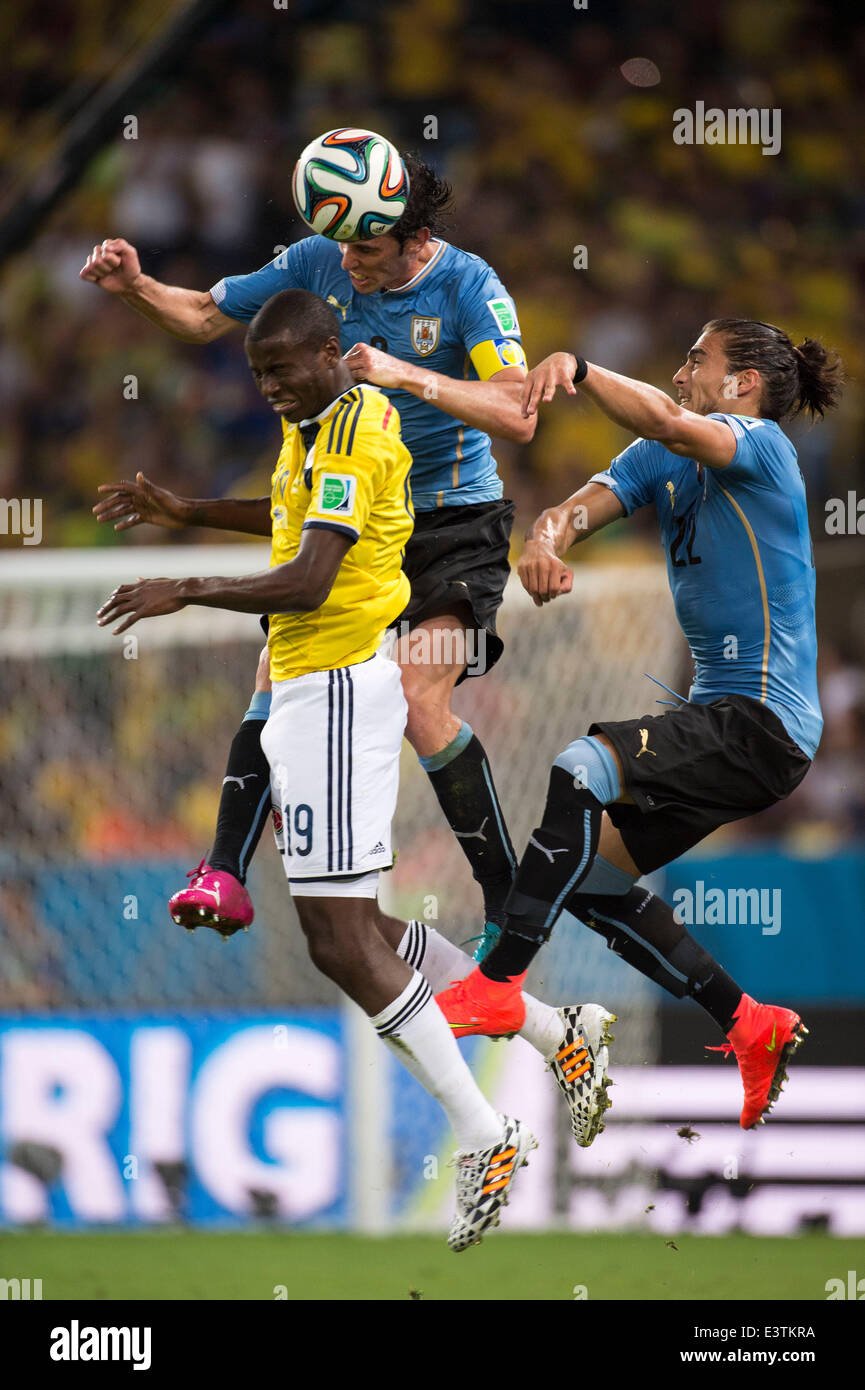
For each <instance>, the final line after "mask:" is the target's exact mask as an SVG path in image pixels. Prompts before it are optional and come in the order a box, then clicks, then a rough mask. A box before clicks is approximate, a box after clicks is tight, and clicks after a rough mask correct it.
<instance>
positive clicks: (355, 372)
mask: <svg viewBox="0 0 865 1390" xmlns="http://www.w3.org/2000/svg"><path fill="white" fill-rule="evenodd" d="M345 363H346V366H347V367H348V369H349V371H350V372H351V374H352V376H353V377H354V379H355V381H368V382H370V383H371V384H372V385H373V386H384V387H386V388H388V389H390V390H397V391H408V392H409V393H410V394H411V395H412V396H417V397H418V398H419V399H420V400H424V401H429V403H430V404H431V405H434V406H437V407H438V409H439V410H443V411H444V413H445V414H446V415H452V416H453V417H454V419H455V420H462V421H464V423H465V424H467V425H471V426H472V427H473V428H474V429H477V430H483V432H484V434H490V435H493V436H494V437H495V438H496V439H512V440H514V441H515V442H516V443H518V444H528V442H529V441H530V439H531V438H532V437H533V435H534V432H535V426H536V421H535V420H533V419H531V420H530V419H528V418H527V417H526V416H525V415H523V411H522V389H523V378H524V376H525V372H524V371H523V368H522V367H504V368H503V369H502V371H500V372H496V374H495V376H491V377H490V378H489V380H487V381H457V380H456V379H455V378H454V377H449V376H443V375H442V374H441V372H430V371H427V370H426V369H425V368H423V367H417V366H415V365H413V364H412V363H409V362H401V361H400V359H399V358H398V357H392V356H391V355H390V353H387V352H381V351H380V350H379V349H378V348H374V347H370V346H369V344H368V343H355V345H354V347H352V348H349V350H348V352H347V353H346V354H345Z"/></svg>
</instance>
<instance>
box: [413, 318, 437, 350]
mask: <svg viewBox="0 0 865 1390" xmlns="http://www.w3.org/2000/svg"><path fill="white" fill-rule="evenodd" d="M441 326H442V321H441V319H424V318H419V317H418V316H417V314H415V315H413V317H412V321H411V342H412V347H413V348H414V350H415V352H418V353H420V355H421V357H426V356H427V355H428V354H429V353H431V352H435V350H436V348H437V347H438V345H439V336H440V334H441Z"/></svg>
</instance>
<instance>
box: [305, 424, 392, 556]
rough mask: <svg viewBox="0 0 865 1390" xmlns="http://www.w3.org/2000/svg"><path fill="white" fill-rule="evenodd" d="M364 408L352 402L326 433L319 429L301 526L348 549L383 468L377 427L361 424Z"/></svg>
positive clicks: (364, 517)
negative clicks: (346, 541) (328, 534)
mask: <svg viewBox="0 0 865 1390" xmlns="http://www.w3.org/2000/svg"><path fill="white" fill-rule="evenodd" d="M363 406H364V402H363V401H358V402H354V401H352V402H350V403H349V406H348V408H347V409H346V410H344V411H342V412H339V411H337V413H336V415H335V416H334V418H333V421H332V422H331V429H330V431H328V429H327V426H325V427H324V428H323V429H322V431H321V435H320V436H319V442H317V443H316V446H315V453H314V455H313V463H312V481H311V484H310V501H309V506H308V507H307V510H306V517H305V519H304V523H303V526H304V530H306V529H307V528H308V527H318V528H323V529H325V530H328V531H340V532H341V533H342V534H343V535H348V536H350V537H351V541H352V544H354V542H355V541H356V540H358V539H359V537H360V534H361V532H362V531H363V528H364V527H365V526H366V523H367V521H368V520H369V514H370V511H371V510H372V505H373V502H374V501H375V496H376V491H377V489H378V487H379V486H380V477H381V473H382V469H383V468H384V467H385V466H386V460H385V455H384V453H383V452H382V445H381V437H382V430H381V423H380V422H376V421H372V420H370V419H369V418H366V419H365V418H363V413H364V412H363Z"/></svg>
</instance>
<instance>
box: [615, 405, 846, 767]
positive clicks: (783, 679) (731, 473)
mask: <svg viewBox="0 0 865 1390" xmlns="http://www.w3.org/2000/svg"><path fill="white" fill-rule="evenodd" d="M709 419H710V420H724V421H725V422H726V423H727V424H728V425H729V426H730V429H731V430H732V431H733V434H734V435H735V437H736V452H735V454H734V455H733V460H732V462H731V463H730V465H729V467H727V468H717V469H715V468H705V467H703V466H702V465H700V464H696V463H695V462H694V461H693V459H687V458H682V457H680V456H679V455H678V454H671V453H670V451H669V449H665V448H664V446H663V444H659V443H658V442H657V441H655V440H649V439H638V440H636V441H635V443H633V444H631V445H629V447H628V448H627V449H625V451H624V452H623V453H621V454H619V456H618V458H615V459H613V462H612V463H611V465H610V467H609V468H608V469H607V470H606V472H603V473H596V474H595V476H594V477H593V478H592V479H591V481H592V482H593V483H604V484H605V485H606V486H607V487H609V488H611V489H612V490H613V492H615V494H616V496H617V497H618V498H619V500H620V502H621V503H622V505H623V507H624V508H625V511H626V513H627V514H629V515H630V513H631V512H633V511H634V510H635V508H637V507H642V506H644V505H646V504H647V503H649V502H654V504H655V510H656V512H657V517H658V524H659V527H660V531H661V539H662V543H663V545H664V549H665V550H666V553H667V573H668V576H669V580H670V588H671V590H672V593H673V602H674V604H675V606H676V615H677V617H678V619H679V622H680V623H681V625H682V630H683V631H684V633H685V636H686V637H687V639H688V642H689V644H690V647H691V654H692V655H693V658H694V662H695V664H696V671H695V679H694V684H693V685H692V687H691V691H690V699H691V700H693V701H695V702H696V703H697V704H708V702H709V701H710V700H717V699H718V698H719V697H720V696H722V695H732V694H737V695H749V696H751V698H752V699H754V700H759V701H760V702H761V703H762V704H765V705H768V707H769V709H771V710H772V711H773V712H774V713H775V714H777V716H778V718H779V719H780V720H781V722H782V724H783V725H784V728H785V729H786V730H787V733H788V734H789V735H790V737H791V738H792V739H793V741H794V742H795V743H797V744H798V745H799V747H800V748H801V749H802V750H803V752H805V753H807V755H808V757H809V758H813V756H814V753H815V751H816V749H817V744H818V743H819V741H820V733H821V730H822V728H823V718H822V715H821V712H820V701H819V697H818V694H817V631H816V624H815V619H814V592H815V582H814V558H813V553H812V549H811V536H810V532H809V530H808V509H807V505H806V501H805V484H804V481H803V479H802V474H801V473H800V471H799V465H798V462H797V459H796V450H795V449H794V448H793V445H792V444H791V443H790V441H789V439H788V438H787V436H786V435H785V434H784V432H783V430H782V429H781V428H780V426H779V425H777V424H776V423H775V422H774V421H773V420H758V419H756V418H755V417H753V416H750V415H723V414H715V415H710V416H709Z"/></svg>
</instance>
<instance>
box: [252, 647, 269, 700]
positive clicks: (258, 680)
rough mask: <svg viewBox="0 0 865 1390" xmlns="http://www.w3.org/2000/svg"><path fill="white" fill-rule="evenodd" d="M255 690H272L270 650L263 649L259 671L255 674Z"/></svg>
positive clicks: (267, 648) (259, 659) (259, 660)
mask: <svg viewBox="0 0 865 1390" xmlns="http://www.w3.org/2000/svg"><path fill="white" fill-rule="evenodd" d="M255 689H256V691H259V690H270V689H271V684H270V648H269V647H263V648H262V652H261V656H260V657H259V658H258V669H257V670H256V673H255Z"/></svg>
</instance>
